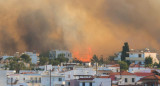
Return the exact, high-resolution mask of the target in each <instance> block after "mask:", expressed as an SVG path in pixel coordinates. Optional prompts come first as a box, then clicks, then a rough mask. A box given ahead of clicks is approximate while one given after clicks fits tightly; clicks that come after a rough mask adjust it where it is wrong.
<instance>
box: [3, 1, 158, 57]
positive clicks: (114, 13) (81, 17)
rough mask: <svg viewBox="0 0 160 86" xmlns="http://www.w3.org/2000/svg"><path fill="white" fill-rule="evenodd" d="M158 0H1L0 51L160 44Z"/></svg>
mask: <svg viewBox="0 0 160 86" xmlns="http://www.w3.org/2000/svg"><path fill="white" fill-rule="evenodd" d="M159 4H160V1H159V0H140V1H137V0H95V1H93V0H66V1H65V0H0V50H1V51H5V52H11V51H33V50H37V51H45V50H49V49H68V50H70V51H72V52H73V53H74V52H80V54H83V55H84V54H86V52H88V49H91V50H92V54H94V53H95V54H98V55H101V54H103V55H110V54H113V52H116V51H120V49H121V46H122V45H123V43H124V42H126V41H128V42H129V45H130V47H132V48H145V47H149V48H156V49H158V48H159V43H160V38H159V36H160V35H159V31H160V26H159V22H160V11H159V8H160V5H159Z"/></svg>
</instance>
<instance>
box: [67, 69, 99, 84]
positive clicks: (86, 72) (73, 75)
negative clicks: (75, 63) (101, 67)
mask: <svg viewBox="0 0 160 86" xmlns="http://www.w3.org/2000/svg"><path fill="white" fill-rule="evenodd" d="M95 74H96V71H95V70H93V69H92V68H76V69H75V70H71V71H67V72H65V80H66V85H65V86H69V85H68V84H69V83H71V82H70V81H71V80H75V79H79V78H91V77H92V76H94V75H95Z"/></svg>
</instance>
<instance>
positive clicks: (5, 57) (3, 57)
mask: <svg viewBox="0 0 160 86" xmlns="http://www.w3.org/2000/svg"><path fill="white" fill-rule="evenodd" d="M9 57H11V58H13V57H14V56H7V55H5V56H2V59H3V60H5V59H7V58H9Z"/></svg>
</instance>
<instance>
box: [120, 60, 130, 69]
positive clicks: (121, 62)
mask: <svg viewBox="0 0 160 86" xmlns="http://www.w3.org/2000/svg"><path fill="white" fill-rule="evenodd" d="M118 64H119V65H120V70H121V71H126V70H128V65H127V63H126V62H125V61H119V62H118Z"/></svg>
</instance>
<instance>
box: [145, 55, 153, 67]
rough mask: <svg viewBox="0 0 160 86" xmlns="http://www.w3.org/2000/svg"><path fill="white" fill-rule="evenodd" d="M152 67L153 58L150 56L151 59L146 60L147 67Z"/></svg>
mask: <svg viewBox="0 0 160 86" xmlns="http://www.w3.org/2000/svg"><path fill="white" fill-rule="evenodd" d="M151 66H152V58H151V57H150V56H149V57H146V58H145V67H151Z"/></svg>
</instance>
